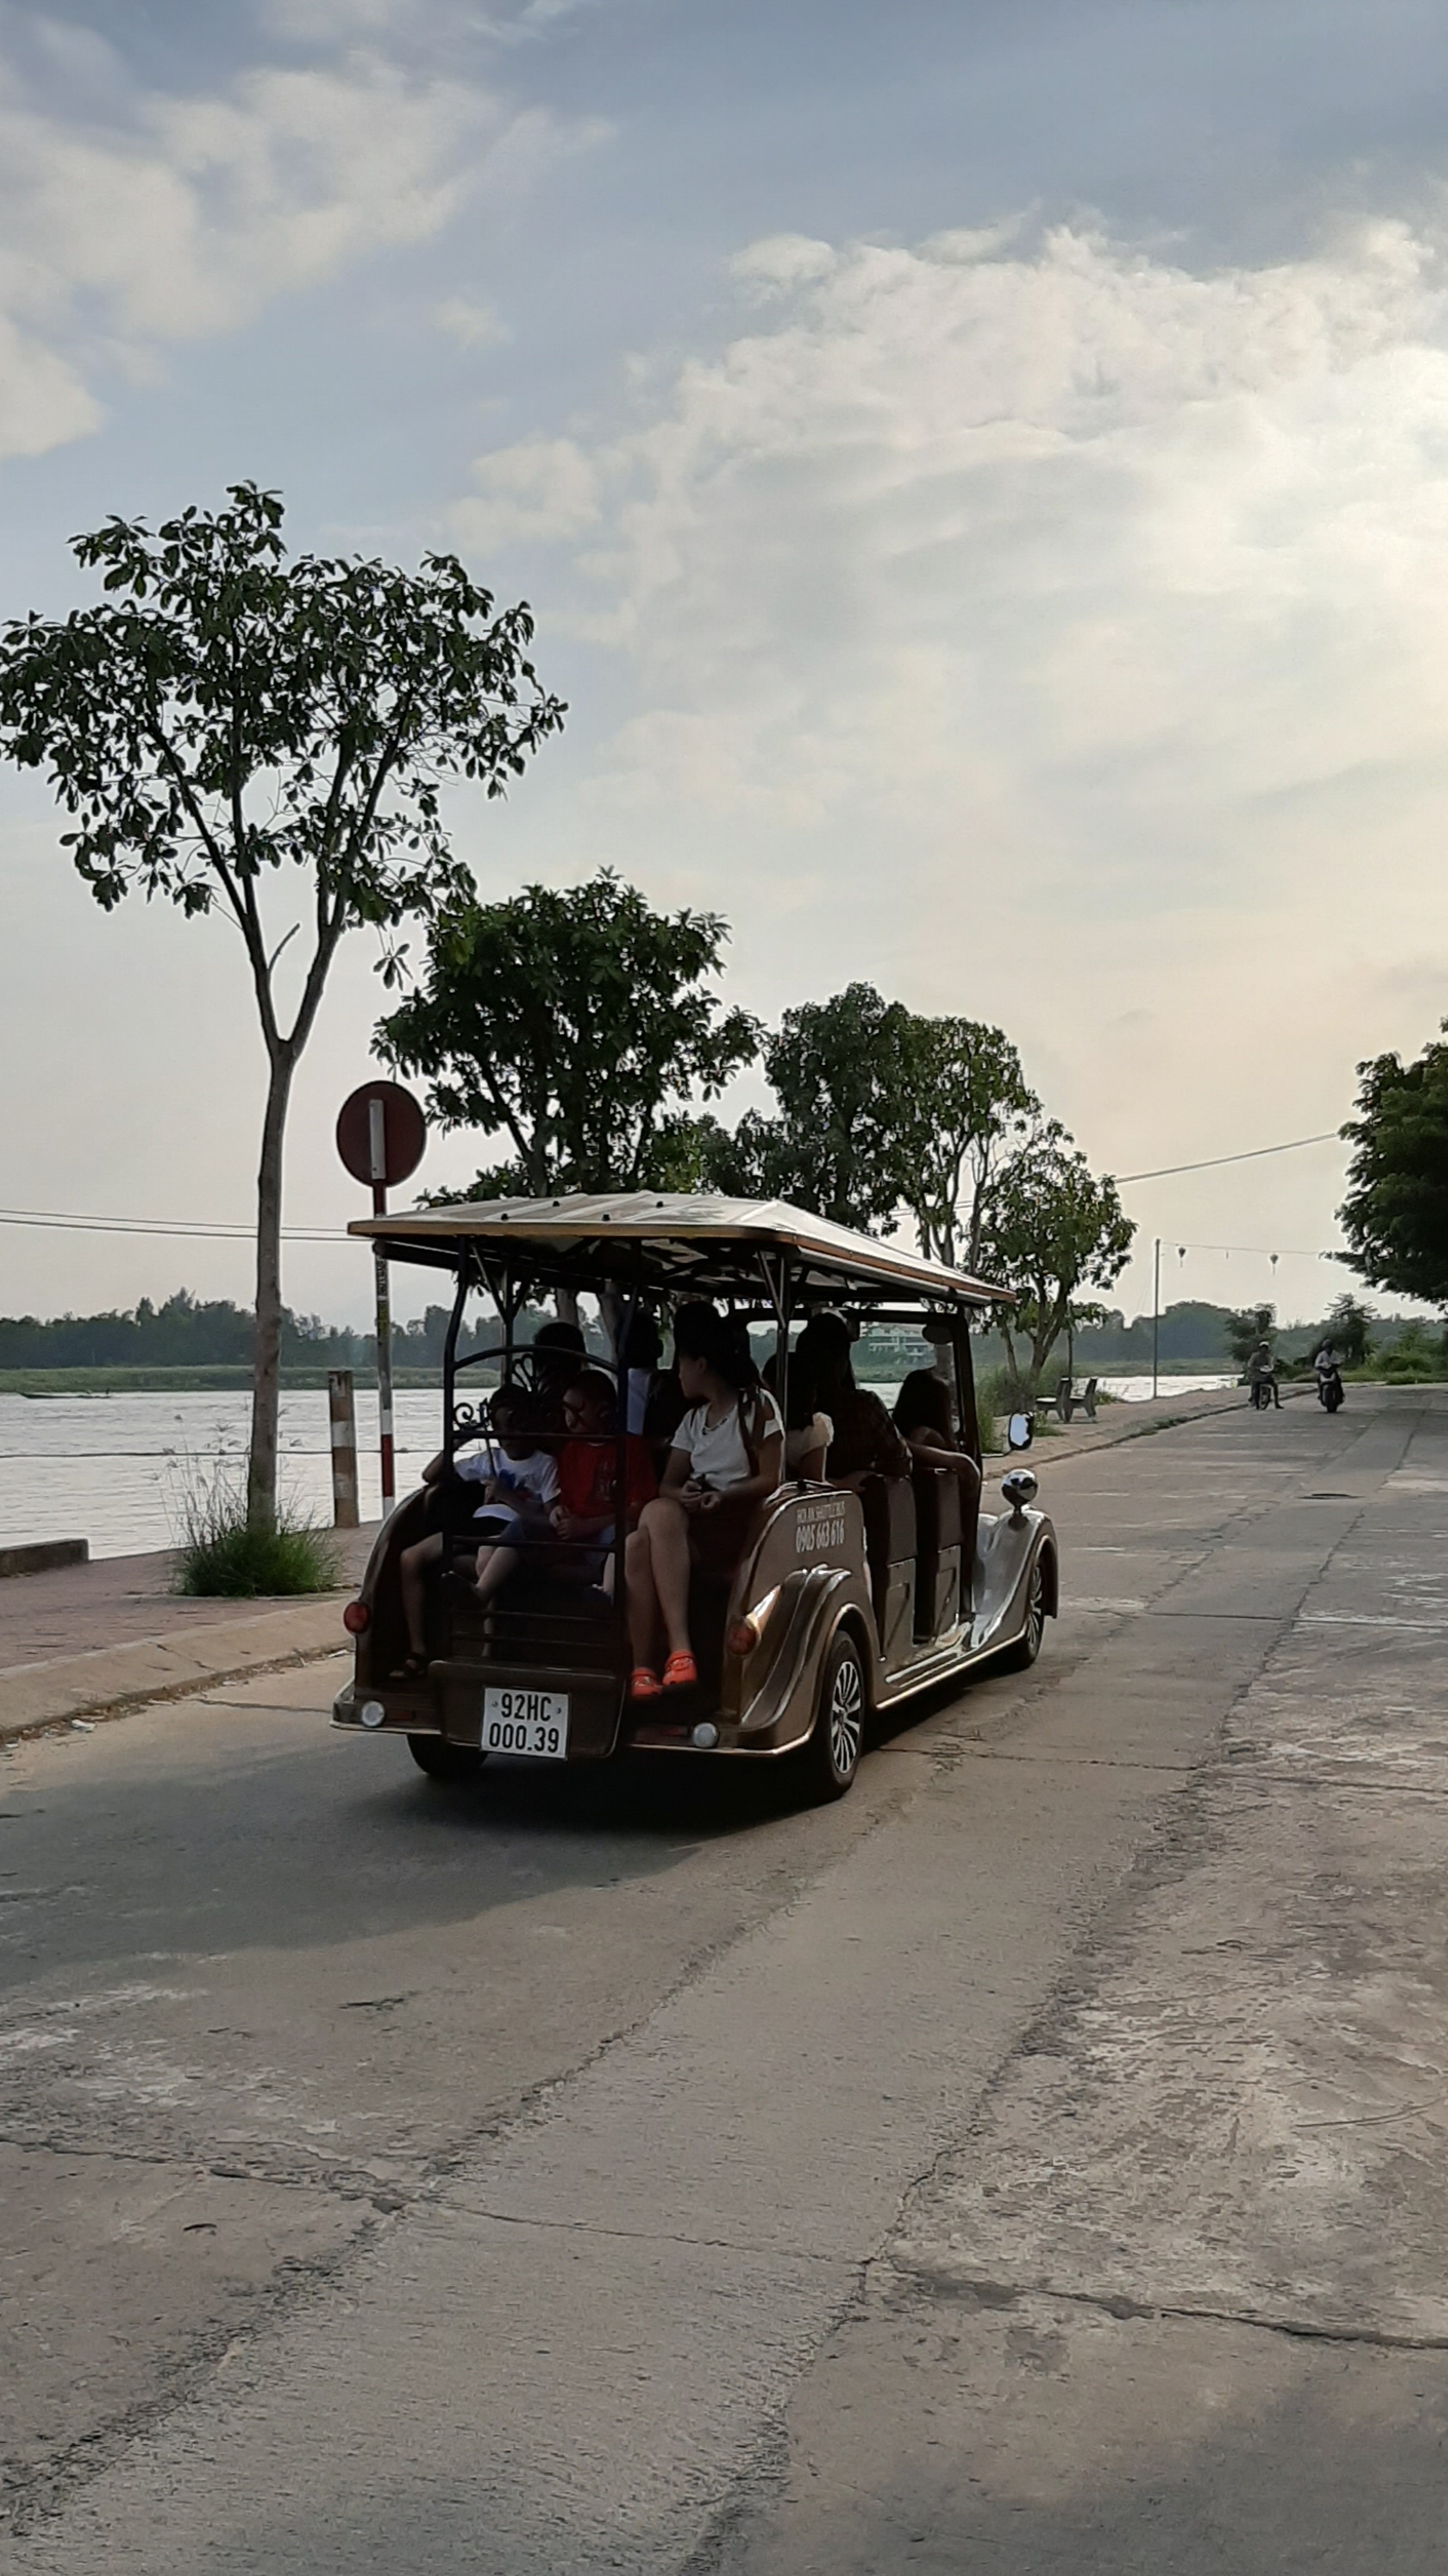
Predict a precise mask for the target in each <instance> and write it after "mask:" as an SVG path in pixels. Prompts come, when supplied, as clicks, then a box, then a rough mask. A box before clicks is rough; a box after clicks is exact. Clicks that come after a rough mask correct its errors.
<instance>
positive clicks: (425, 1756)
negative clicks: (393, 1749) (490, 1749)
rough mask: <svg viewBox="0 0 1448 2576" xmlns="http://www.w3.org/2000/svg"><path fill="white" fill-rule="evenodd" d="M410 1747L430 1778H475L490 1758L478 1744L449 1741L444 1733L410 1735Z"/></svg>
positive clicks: (421, 1769) (448, 1779)
mask: <svg viewBox="0 0 1448 2576" xmlns="http://www.w3.org/2000/svg"><path fill="white" fill-rule="evenodd" d="M407 1749H408V1752H409V1753H410V1754H411V1755H412V1758H413V1761H414V1762H415V1763H416V1764H417V1767H418V1769H419V1771H425V1772H426V1773H427V1776H428V1778H429V1780H447V1781H452V1782H456V1781H462V1780H476V1778H477V1776H478V1773H479V1772H480V1771H481V1769H482V1767H483V1764H484V1763H485V1762H486V1760H487V1758H488V1757H487V1755H486V1753H484V1752H482V1751H480V1749H479V1747H478V1746H477V1745H476V1744H449V1743H448V1741H447V1739H446V1737H445V1736H441V1735H409V1737H408V1739H407Z"/></svg>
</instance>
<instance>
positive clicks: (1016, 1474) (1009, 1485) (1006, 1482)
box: [1001, 1467, 1041, 1529]
mask: <svg viewBox="0 0 1448 2576" xmlns="http://www.w3.org/2000/svg"><path fill="white" fill-rule="evenodd" d="M1040 1490H1041V1487H1040V1481H1039V1479H1038V1477H1037V1476H1036V1474H1035V1472H1034V1470H1033V1469H1032V1468H1030V1467H1013V1468H1012V1469H1011V1472H1010V1474H1009V1475H1008V1476H1002V1478H1001V1492H1002V1494H1003V1495H1004V1496H1005V1499H1006V1501H1007V1502H1008V1503H1009V1504H1010V1507H1011V1527H1012V1529H1020V1528H1021V1526H1022V1524H1023V1522H1024V1519H1025V1511H1026V1505H1027V1504H1028V1503H1033V1502H1034V1501H1035V1499H1036V1496H1037V1494H1038V1493H1039V1492H1040Z"/></svg>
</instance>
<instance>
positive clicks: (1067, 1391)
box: [1036, 1377, 1101, 1422]
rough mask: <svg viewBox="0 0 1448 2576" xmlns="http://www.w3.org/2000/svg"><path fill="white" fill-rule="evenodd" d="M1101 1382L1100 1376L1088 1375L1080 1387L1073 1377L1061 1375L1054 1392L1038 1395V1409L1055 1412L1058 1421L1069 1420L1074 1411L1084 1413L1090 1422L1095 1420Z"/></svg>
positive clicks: (1042, 1411) (1043, 1411)
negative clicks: (1097, 1396)
mask: <svg viewBox="0 0 1448 2576" xmlns="http://www.w3.org/2000/svg"><path fill="white" fill-rule="evenodd" d="M1100 1383H1101V1381H1100V1379H1099V1378H1095V1377H1088V1379H1087V1380H1086V1383H1085V1385H1084V1386H1083V1387H1078V1386H1077V1385H1076V1384H1075V1383H1074V1381H1073V1380H1072V1379H1071V1378H1069V1377H1059V1378H1057V1380H1056V1388H1055V1393H1054V1394H1052V1395H1038V1396H1037V1398H1036V1411H1037V1412H1038V1413H1054V1415H1055V1417H1056V1419H1057V1421H1058V1422H1069V1421H1070V1419H1071V1416H1072V1414H1073V1413H1084V1414H1085V1416H1086V1419H1087V1421H1088V1422H1094V1421H1095V1419H1096V1389H1097V1387H1098V1386H1099V1385H1100Z"/></svg>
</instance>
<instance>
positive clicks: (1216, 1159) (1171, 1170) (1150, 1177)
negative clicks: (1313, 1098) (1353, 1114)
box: [1116, 1127, 1338, 1190]
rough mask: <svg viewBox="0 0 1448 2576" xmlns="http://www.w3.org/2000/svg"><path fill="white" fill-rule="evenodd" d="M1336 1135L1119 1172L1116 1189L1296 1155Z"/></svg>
mask: <svg viewBox="0 0 1448 2576" xmlns="http://www.w3.org/2000/svg"><path fill="white" fill-rule="evenodd" d="M1337 1134H1338V1131H1337V1129H1336V1128H1335V1127H1330V1128H1329V1129H1328V1130H1327V1131H1326V1133H1325V1134H1323V1135H1321V1136H1293V1137H1291V1138H1290V1139H1289V1141H1288V1142H1287V1143H1286V1144H1285V1145H1249V1146H1248V1148H1247V1151H1246V1152H1245V1154H1208V1155H1207V1157H1206V1160H1205V1161H1204V1162H1201V1163H1163V1165H1162V1166H1161V1169H1160V1170H1159V1171H1156V1172H1119V1173H1118V1174H1117V1176H1116V1186H1117V1188H1118V1189H1119V1190H1124V1189H1125V1188H1126V1186H1127V1184H1128V1182H1131V1181H1169V1180H1171V1179H1172V1178H1173V1177H1174V1175H1175V1174H1176V1173H1177V1172H1214V1171H1215V1170H1216V1169H1217V1168H1218V1166H1219V1165H1220V1164H1222V1163H1260V1161H1261V1160H1262V1157H1263V1155H1264V1154H1300V1153H1301V1151H1302V1148H1303V1146H1304V1145H1330V1144H1333V1143H1335V1142H1336V1141H1337Z"/></svg>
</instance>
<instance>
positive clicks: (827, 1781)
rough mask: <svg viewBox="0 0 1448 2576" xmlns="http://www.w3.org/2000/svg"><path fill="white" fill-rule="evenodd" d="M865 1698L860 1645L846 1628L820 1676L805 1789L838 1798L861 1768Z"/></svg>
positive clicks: (817, 1796)
mask: <svg viewBox="0 0 1448 2576" xmlns="http://www.w3.org/2000/svg"><path fill="white" fill-rule="evenodd" d="M868 1705H869V1700H868V1694H867V1692H866V1688H865V1667H864V1664H863V1662H862V1660H861V1657H860V1649H859V1647H858V1646H857V1645H856V1643H855V1641H854V1638H853V1637H852V1636H850V1635H849V1633H848V1631H847V1630H845V1629H841V1630H840V1632H839V1634H838V1635H837V1636H836V1637H835V1638H833V1640H832V1641H831V1644H830V1649H829V1652H828V1654H827V1655H826V1657H825V1663H824V1671H823V1672H822V1673H821V1675H820V1695H819V1705H818V1708H817V1710H816V1712H815V1722H814V1725H813V1728H812V1729H811V1731H810V1739H809V1742H808V1744H807V1745H806V1746H805V1749H804V1768H805V1776H806V1778H807V1780H808V1783H809V1789H810V1794H811V1796H812V1797H813V1798H815V1799H816V1800H818V1801H820V1802H823V1801H824V1800H825V1799H827V1798H843V1796H844V1794H845V1791H846V1790H847V1789H848V1788H849V1787H850V1786H851V1785H852V1783H853V1781H854V1777H855V1773H856V1772H857V1771H858V1769H859V1767H860V1753H861V1749H862V1747H863V1744H864V1740H865V1716H866V1712H867V1709H868Z"/></svg>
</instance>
